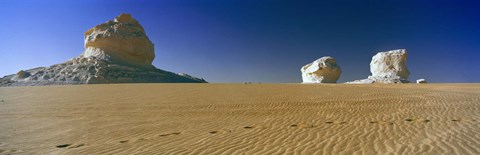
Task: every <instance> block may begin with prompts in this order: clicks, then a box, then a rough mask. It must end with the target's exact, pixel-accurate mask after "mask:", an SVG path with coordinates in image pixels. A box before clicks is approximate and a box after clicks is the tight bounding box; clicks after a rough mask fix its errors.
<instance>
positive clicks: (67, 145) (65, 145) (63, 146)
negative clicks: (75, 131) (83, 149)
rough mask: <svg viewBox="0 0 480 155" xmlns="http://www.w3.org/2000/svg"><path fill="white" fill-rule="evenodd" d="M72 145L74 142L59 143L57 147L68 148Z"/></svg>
mask: <svg viewBox="0 0 480 155" xmlns="http://www.w3.org/2000/svg"><path fill="white" fill-rule="evenodd" d="M70 145H72V144H62V145H57V146H56V147H57V148H66V147H69V146H70Z"/></svg>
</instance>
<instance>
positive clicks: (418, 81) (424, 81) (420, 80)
mask: <svg viewBox="0 0 480 155" xmlns="http://www.w3.org/2000/svg"><path fill="white" fill-rule="evenodd" d="M417 83H418V84H421V83H428V82H427V80H425V79H418V80H417Z"/></svg>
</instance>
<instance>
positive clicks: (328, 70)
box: [300, 56, 342, 83]
mask: <svg viewBox="0 0 480 155" xmlns="http://www.w3.org/2000/svg"><path fill="white" fill-rule="evenodd" d="M300 71H301V72H302V80H303V83H336V82H337V80H338V78H339V77H340V74H342V70H341V69H340V67H339V66H338V65H337V61H336V60H335V58H333V57H329V56H325V57H322V58H320V59H317V60H315V61H313V62H312V63H309V64H307V65H305V66H303V67H302V68H301V69H300Z"/></svg>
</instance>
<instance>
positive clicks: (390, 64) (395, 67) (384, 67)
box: [347, 49, 410, 84]
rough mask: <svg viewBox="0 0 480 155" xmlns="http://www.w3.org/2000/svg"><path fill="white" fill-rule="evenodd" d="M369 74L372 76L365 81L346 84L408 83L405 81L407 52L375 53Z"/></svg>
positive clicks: (403, 50)
mask: <svg viewBox="0 0 480 155" xmlns="http://www.w3.org/2000/svg"><path fill="white" fill-rule="evenodd" d="M370 72H371V73H372V75H371V76H369V77H368V78H367V79H362V80H355V81H352V82H347V83H353V84H368V83H409V81H408V80H407V79H408V76H409V75H410V72H409V71H408V69H407V51H406V50H405V49H397V50H392V51H386V52H379V53H377V54H376V55H375V56H373V57H372V61H371V62H370Z"/></svg>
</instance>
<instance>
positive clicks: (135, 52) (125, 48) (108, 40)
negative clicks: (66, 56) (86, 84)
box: [81, 14, 155, 67]
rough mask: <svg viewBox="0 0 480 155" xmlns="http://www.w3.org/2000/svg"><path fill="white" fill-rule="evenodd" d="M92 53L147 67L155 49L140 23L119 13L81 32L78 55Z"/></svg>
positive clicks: (89, 54)
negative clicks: (82, 38)
mask: <svg viewBox="0 0 480 155" xmlns="http://www.w3.org/2000/svg"><path fill="white" fill-rule="evenodd" d="M92 56H93V57H96V58H99V59H103V60H108V61H111V62H115V63H119V64H123V65H129V66H136V67H151V66H152V61H153V59H154V58H155V52H154V48H153V43H152V42H151V41H150V39H148V37H147V35H146V34H145V31H144V29H143V27H142V25H140V24H139V23H138V21H137V20H135V19H134V18H132V16H131V15H130V14H121V15H119V16H117V17H115V19H114V20H110V21H107V22H105V23H103V24H100V25H97V26H95V27H93V28H91V29H89V30H87V31H86V32H85V51H84V52H83V53H82V55H81V57H85V58H88V57H92Z"/></svg>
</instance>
